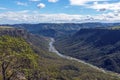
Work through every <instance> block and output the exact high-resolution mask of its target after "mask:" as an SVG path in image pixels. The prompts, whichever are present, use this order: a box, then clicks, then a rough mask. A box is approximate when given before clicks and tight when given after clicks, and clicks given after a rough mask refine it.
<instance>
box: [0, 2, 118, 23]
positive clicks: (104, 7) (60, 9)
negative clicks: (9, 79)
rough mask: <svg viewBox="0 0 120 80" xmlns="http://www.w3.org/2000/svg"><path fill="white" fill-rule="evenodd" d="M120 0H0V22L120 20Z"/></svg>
mask: <svg viewBox="0 0 120 80" xmlns="http://www.w3.org/2000/svg"><path fill="white" fill-rule="evenodd" d="M119 13H120V1H119V0H0V24H16V23H81V22H120V18H119V17H120V14H119Z"/></svg>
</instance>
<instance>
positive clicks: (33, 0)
mask: <svg viewBox="0 0 120 80" xmlns="http://www.w3.org/2000/svg"><path fill="white" fill-rule="evenodd" d="M29 1H32V2H38V1H40V0H29Z"/></svg>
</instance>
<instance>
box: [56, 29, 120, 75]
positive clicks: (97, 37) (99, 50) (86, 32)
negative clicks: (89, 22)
mask: <svg viewBox="0 0 120 80" xmlns="http://www.w3.org/2000/svg"><path fill="white" fill-rule="evenodd" d="M55 45H56V47H57V49H58V50H59V51H60V52H61V53H63V54H65V55H69V56H72V57H75V58H78V59H81V60H84V61H87V62H89V63H91V64H94V65H96V66H98V67H102V68H104V69H107V70H110V71H114V72H118V73H120V62H119V60H120V55H119V53H120V30H118V29H114V30H112V29H91V28H88V29H81V30H80V31H78V32H77V33H75V34H74V35H72V36H66V37H65V36H64V37H63V36H62V37H60V38H57V39H56V44H55Z"/></svg>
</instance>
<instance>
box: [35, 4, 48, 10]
mask: <svg viewBox="0 0 120 80" xmlns="http://www.w3.org/2000/svg"><path fill="white" fill-rule="evenodd" d="M45 6H46V5H45V4H44V3H40V4H38V5H37V7H38V8H40V9H41V8H44V7H45Z"/></svg>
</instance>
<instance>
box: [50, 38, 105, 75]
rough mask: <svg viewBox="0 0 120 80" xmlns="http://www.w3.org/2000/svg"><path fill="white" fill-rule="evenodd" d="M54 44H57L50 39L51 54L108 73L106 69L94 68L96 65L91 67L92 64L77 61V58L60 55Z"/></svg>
mask: <svg viewBox="0 0 120 80" xmlns="http://www.w3.org/2000/svg"><path fill="white" fill-rule="evenodd" d="M54 42H55V40H54V38H50V42H49V51H50V52H53V53H56V54H57V55H58V56H60V57H61V58H65V59H68V60H74V61H77V62H80V63H83V64H85V65H88V66H90V67H92V68H94V69H97V70H100V71H102V72H104V73H106V71H105V70H104V69H102V68H99V67H96V66H94V65H91V64H89V63H87V62H85V61H82V60H80V59H76V58H73V57H70V56H66V55H63V54H61V53H59V51H58V50H56V48H55V47H54V45H53V44H54Z"/></svg>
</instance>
